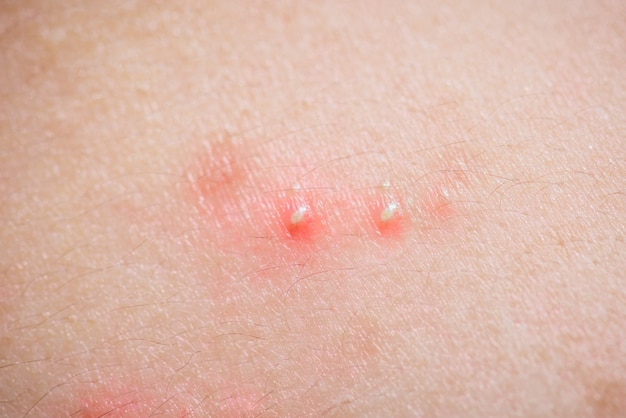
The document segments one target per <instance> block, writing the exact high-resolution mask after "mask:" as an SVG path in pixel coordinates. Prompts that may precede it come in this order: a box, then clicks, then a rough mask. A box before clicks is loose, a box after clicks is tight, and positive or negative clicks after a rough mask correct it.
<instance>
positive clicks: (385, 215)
mask: <svg viewBox="0 0 626 418" xmlns="http://www.w3.org/2000/svg"><path fill="white" fill-rule="evenodd" d="M399 208H400V205H399V204H398V202H391V203H389V204H388V205H387V206H385V208H384V209H383V210H382V211H380V221H381V222H389V221H390V220H391V219H392V218H393V217H394V215H395V214H396V212H397V211H398V209H399Z"/></svg>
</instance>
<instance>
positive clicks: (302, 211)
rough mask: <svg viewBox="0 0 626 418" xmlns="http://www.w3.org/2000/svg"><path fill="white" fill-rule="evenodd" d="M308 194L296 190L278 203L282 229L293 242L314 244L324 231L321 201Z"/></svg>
mask: <svg viewBox="0 0 626 418" xmlns="http://www.w3.org/2000/svg"><path fill="white" fill-rule="evenodd" d="M307 194H308V193H307V192H306V191H303V190H299V189H295V190H293V191H289V192H288V193H287V194H286V196H284V197H282V198H279V200H278V202H277V210H278V213H279V217H280V224H281V227H282V228H283V230H284V233H285V236H286V237H287V238H289V239H290V240H291V241H295V242H303V243H312V242H314V241H315V239H316V238H318V237H319V236H321V233H322V230H323V229H324V222H323V217H322V216H321V214H320V213H319V208H318V205H319V201H316V200H315V199H316V197H315V196H307ZM316 203H318V204H317V205H316Z"/></svg>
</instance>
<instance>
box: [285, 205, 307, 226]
mask: <svg viewBox="0 0 626 418" xmlns="http://www.w3.org/2000/svg"><path fill="white" fill-rule="evenodd" d="M307 212H308V208H307V207H306V206H300V207H298V209H296V210H294V211H293V213H292V214H291V218H289V222H291V224H292V225H298V224H299V223H300V222H302V220H303V219H304V217H305V216H306V213H307Z"/></svg>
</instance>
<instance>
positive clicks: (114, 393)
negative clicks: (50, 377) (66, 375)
mask: <svg viewBox="0 0 626 418" xmlns="http://www.w3.org/2000/svg"><path fill="white" fill-rule="evenodd" d="M179 403H180V400H177V399H175V398H167V397H163V398H160V397H159V396H157V394H156V393H153V392H151V391H149V390H145V389H144V388H141V387H136V388H135V387H126V386H122V385H120V384H116V385H108V386H106V387H102V388H100V389H97V390H95V391H93V392H90V393H88V394H87V395H86V396H84V397H83V399H82V400H81V401H80V407H79V408H78V410H75V411H73V413H72V414H71V416H72V417H80V418H97V417H110V418H128V417H146V416H171V417H179V418H182V417H186V416H189V411H188V410H187V408H185V407H183V406H181V405H180V404H179Z"/></svg>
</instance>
